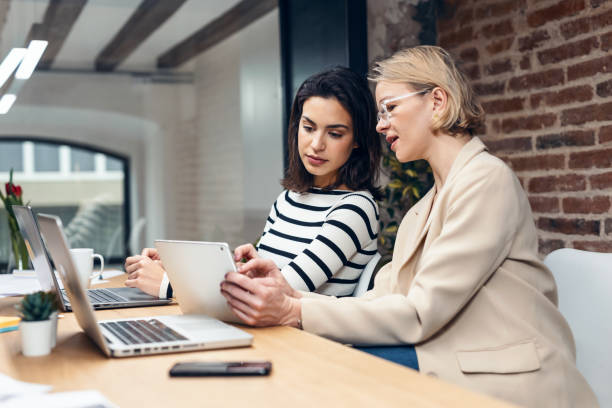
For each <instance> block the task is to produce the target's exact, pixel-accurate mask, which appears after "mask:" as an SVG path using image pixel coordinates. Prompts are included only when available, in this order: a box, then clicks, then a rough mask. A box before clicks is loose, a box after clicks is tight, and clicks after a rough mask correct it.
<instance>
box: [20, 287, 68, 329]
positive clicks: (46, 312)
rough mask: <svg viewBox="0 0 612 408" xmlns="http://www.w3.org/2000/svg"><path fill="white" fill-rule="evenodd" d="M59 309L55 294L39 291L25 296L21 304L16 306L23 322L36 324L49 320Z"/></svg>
mask: <svg viewBox="0 0 612 408" xmlns="http://www.w3.org/2000/svg"><path fill="white" fill-rule="evenodd" d="M57 307H58V302H57V296H56V294H55V293H54V292H44V291H38V292H35V293H31V294H29V295H25V296H24V297H23V300H22V301H21V303H20V304H19V305H18V306H16V308H17V310H18V311H19V315H20V317H21V320H23V321H26V322H35V321H40V320H47V319H49V316H50V315H51V313H53V312H55V311H56V310H57Z"/></svg>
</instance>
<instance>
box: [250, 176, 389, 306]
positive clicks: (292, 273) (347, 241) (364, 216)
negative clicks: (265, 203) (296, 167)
mask: <svg viewBox="0 0 612 408" xmlns="http://www.w3.org/2000/svg"><path fill="white" fill-rule="evenodd" d="M378 219H379V216H378V206H377V205H376V202H375V201H374V199H373V197H372V195H371V194H370V193H369V192H368V191H346V190H332V191H323V190H320V189H316V188H313V189H311V190H310V191H309V192H308V193H303V194H300V193H296V192H293V191H287V190H285V191H283V192H282V193H281V194H280V195H279V196H278V198H277V199H276V201H275V202H274V204H273V205H272V209H271V210H270V215H269V216H268V219H267V222H266V226H265V228H264V232H263V234H262V236H261V239H260V241H259V243H258V245H257V251H258V253H259V255H260V256H261V257H262V258H267V259H272V260H273V261H274V262H275V263H276V265H277V266H278V267H279V269H280V270H281V272H282V274H283V276H284V277H285V279H287V281H288V282H289V284H290V285H291V286H292V287H293V288H295V289H299V290H305V291H316V292H317V293H321V294H325V295H333V296H350V295H351V294H352V293H353V291H354V289H355V286H356V285H357V282H358V281H359V276H360V275H361V272H362V271H363V269H364V268H365V266H366V265H367V263H368V262H369V261H370V259H372V257H373V256H374V254H376V251H377V237H378Z"/></svg>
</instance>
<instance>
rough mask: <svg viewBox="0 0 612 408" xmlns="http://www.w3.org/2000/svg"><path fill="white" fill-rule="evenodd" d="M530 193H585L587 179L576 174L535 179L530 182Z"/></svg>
mask: <svg viewBox="0 0 612 408" xmlns="http://www.w3.org/2000/svg"><path fill="white" fill-rule="evenodd" d="M528 189H529V192H530V193H550V192H553V191H584V190H586V178H585V177H584V176H578V175H576V174H566V175H563V176H544V177H534V178H532V179H531V180H529V186H528Z"/></svg>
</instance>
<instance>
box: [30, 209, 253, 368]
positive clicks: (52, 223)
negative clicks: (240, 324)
mask: <svg viewBox="0 0 612 408" xmlns="http://www.w3.org/2000/svg"><path fill="white" fill-rule="evenodd" d="M38 223H39V226H40V231H41V232H42V236H43V238H44V240H45V242H46V244H47V248H48V250H49V253H50V255H51V258H53V263H54V264H55V266H56V268H57V271H58V274H59V276H60V278H61V279H62V282H63V283H64V287H65V289H66V293H67V294H68V297H69V298H70V302H71V304H72V308H73V311H74V314H75V316H76V319H77V321H78V323H79V326H81V328H82V329H83V331H85V333H86V334H87V335H88V336H89V337H90V338H91V339H92V340H93V342H94V343H96V345H97V346H98V347H99V348H100V350H102V352H103V353H104V354H106V355H107V356H111V357H125V356H134V355H143V354H159V353H173V352H179V351H190V350H206V349H217V348H229V347H244V346H249V345H251V343H252V342H253V336H252V335H250V334H249V333H246V332H244V331H242V330H240V329H237V328H235V327H233V326H230V325H228V324H225V323H223V322H221V321H219V320H217V319H213V318H212V317H208V316H204V315H188V316H186V315H174V316H153V317H137V318H130V319H114V320H104V321H100V322H98V321H97V320H96V316H95V314H94V310H93V308H92V306H91V303H90V302H89V298H88V297H87V295H86V294H85V290H83V287H82V286H81V285H80V283H79V280H78V276H77V273H76V269H75V267H74V263H73V262H72V257H71V256H70V251H69V249H68V244H67V241H66V237H65V236H64V233H63V231H62V224H61V221H60V219H59V218H58V217H55V216H49V215H42V214H39V215H38Z"/></svg>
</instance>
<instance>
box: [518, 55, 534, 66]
mask: <svg viewBox="0 0 612 408" xmlns="http://www.w3.org/2000/svg"><path fill="white" fill-rule="evenodd" d="M519 66H520V67H521V69H531V59H529V55H523V58H521V62H520V63H519Z"/></svg>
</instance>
